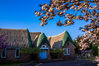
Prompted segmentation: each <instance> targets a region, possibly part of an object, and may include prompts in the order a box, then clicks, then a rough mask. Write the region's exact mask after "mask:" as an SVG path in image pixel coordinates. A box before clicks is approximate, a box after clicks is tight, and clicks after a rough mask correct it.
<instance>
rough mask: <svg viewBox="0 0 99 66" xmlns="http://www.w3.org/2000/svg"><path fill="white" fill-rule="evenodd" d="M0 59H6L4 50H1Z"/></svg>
mask: <svg viewBox="0 0 99 66" xmlns="http://www.w3.org/2000/svg"><path fill="white" fill-rule="evenodd" d="M1 58H6V48H2V49H1Z"/></svg>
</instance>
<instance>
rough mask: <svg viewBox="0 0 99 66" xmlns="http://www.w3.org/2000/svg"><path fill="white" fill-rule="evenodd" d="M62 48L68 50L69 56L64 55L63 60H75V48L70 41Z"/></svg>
mask: <svg viewBox="0 0 99 66" xmlns="http://www.w3.org/2000/svg"><path fill="white" fill-rule="evenodd" d="M63 48H70V55H65V56H64V59H67V60H68V59H74V58H75V48H74V46H73V45H72V43H71V42H70V41H67V42H66V44H65V46H64V47H63Z"/></svg>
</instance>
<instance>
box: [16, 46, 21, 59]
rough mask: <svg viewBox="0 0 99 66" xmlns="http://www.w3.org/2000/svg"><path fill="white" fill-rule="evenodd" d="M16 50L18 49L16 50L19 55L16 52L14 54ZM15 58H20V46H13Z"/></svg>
mask: <svg viewBox="0 0 99 66" xmlns="http://www.w3.org/2000/svg"><path fill="white" fill-rule="evenodd" d="M17 50H18V51H19V52H18V53H19V54H18V55H19V56H17V54H16V53H17ZM15 58H20V48H15Z"/></svg>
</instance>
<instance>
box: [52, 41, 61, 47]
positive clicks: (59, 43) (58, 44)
mask: <svg viewBox="0 0 99 66" xmlns="http://www.w3.org/2000/svg"><path fill="white" fill-rule="evenodd" d="M61 43H62V41H57V42H54V44H53V47H52V48H56V49H58V48H61Z"/></svg>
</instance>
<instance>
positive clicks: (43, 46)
mask: <svg viewBox="0 0 99 66" xmlns="http://www.w3.org/2000/svg"><path fill="white" fill-rule="evenodd" d="M40 49H48V48H47V46H46V45H42V46H41V48H40Z"/></svg>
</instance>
